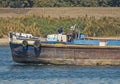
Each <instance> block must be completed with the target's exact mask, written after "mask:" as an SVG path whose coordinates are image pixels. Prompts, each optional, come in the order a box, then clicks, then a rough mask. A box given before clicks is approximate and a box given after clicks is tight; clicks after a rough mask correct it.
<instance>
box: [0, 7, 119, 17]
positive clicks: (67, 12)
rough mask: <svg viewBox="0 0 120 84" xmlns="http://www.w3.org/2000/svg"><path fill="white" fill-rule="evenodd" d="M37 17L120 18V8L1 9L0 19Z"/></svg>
mask: <svg viewBox="0 0 120 84" xmlns="http://www.w3.org/2000/svg"><path fill="white" fill-rule="evenodd" d="M24 15H35V16H43V17H48V16H50V17H56V18H58V17H66V16H69V17H71V18H76V17H82V16H86V15H87V16H88V17H92V16H94V17H96V18H100V17H105V16H107V17H120V8H119V7H60V8H0V17H16V16H24Z"/></svg>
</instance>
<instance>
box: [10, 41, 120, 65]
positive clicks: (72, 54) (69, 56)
mask: <svg viewBox="0 0 120 84" xmlns="http://www.w3.org/2000/svg"><path fill="white" fill-rule="evenodd" d="M10 48H11V52H12V57H13V60H14V61H15V62H18V63H35V64H55V65H81V66H96V65H102V66H104V65H117V66H119V65H120V46H91V45H69V44H44V43H41V45H40V46H39V47H34V45H32V44H28V45H27V46H25V47H24V46H23V45H22V44H21V43H15V42H10Z"/></svg>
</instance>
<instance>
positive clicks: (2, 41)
mask: <svg viewBox="0 0 120 84" xmlns="http://www.w3.org/2000/svg"><path fill="white" fill-rule="evenodd" d="M8 44H9V38H0V46H5V45H8Z"/></svg>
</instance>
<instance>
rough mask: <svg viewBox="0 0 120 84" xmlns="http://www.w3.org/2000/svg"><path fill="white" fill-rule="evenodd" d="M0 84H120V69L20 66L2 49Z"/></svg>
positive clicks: (0, 56)
mask: <svg viewBox="0 0 120 84" xmlns="http://www.w3.org/2000/svg"><path fill="white" fill-rule="evenodd" d="M0 84H120V67H119V66H116V67H111V66H106V67H105V66H103V67H89V66H86V67H83V66H67V65H66V66H57V65H33V64H29V65H26V64H18V63H15V62H13V61H12V58H11V53H10V49H9V47H8V46H4V47H0Z"/></svg>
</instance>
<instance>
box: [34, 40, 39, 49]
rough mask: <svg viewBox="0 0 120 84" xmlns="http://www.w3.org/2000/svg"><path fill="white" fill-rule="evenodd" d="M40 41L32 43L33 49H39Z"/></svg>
mask: <svg viewBox="0 0 120 84" xmlns="http://www.w3.org/2000/svg"><path fill="white" fill-rule="evenodd" d="M40 45H41V44H40V41H39V40H36V41H35V42H34V48H39V47H40Z"/></svg>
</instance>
